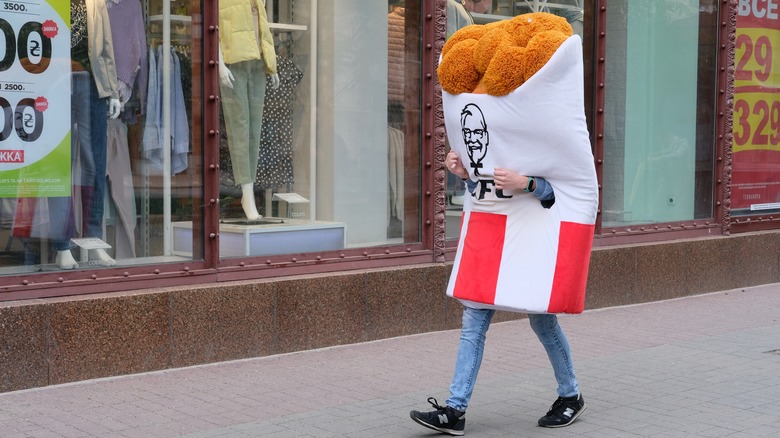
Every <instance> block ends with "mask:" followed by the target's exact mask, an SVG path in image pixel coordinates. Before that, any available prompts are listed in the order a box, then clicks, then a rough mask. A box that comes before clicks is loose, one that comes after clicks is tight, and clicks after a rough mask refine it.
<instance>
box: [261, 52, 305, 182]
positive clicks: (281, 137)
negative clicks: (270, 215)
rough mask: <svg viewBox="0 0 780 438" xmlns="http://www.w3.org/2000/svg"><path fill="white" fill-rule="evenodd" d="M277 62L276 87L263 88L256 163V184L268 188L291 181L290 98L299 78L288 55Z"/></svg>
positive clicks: (299, 75) (298, 70)
mask: <svg viewBox="0 0 780 438" xmlns="http://www.w3.org/2000/svg"><path fill="white" fill-rule="evenodd" d="M277 62H278V67H279V70H278V74H279V87H278V88H277V89H275V90H274V89H272V88H269V89H267V90H266V96H265V105H264V107H263V131H262V134H261V135H260V163H259V165H258V167H257V183H258V185H259V186H260V187H263V188H269V189H273V188H277V187H281V186H284V185H287V184H292V183H293V158H292V155H293V123H292V120H293V102H294V93H295V87H297V86H298V84H299V83H300V82H301V80H302V79H303V72H302V71H301V69H299V68H298V66H297V65H295V63H294V62H293V61H292V60H291V59H290V58H288V57H285V56H279V57H278V58H277ZM266 80H268V79H267V78H266Z"/></svg>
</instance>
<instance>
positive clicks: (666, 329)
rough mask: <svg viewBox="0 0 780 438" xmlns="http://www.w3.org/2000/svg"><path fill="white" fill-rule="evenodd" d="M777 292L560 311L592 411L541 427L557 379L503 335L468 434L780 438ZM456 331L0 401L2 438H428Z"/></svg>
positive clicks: (522, 344) (495, 338)
mask: <svg viewBox="0 0 780 438" xmlns="http://www.w3.org/2000/svg"><path fill="white" fill-rule="evenodd" d="M778 309H780V284H772V285H765V286H759V287H753V288H745V289H736V290H731V291H723V292H717V293H712V294H707V295H700V296H694V297H687V298H680V299H675V300H670V301H663V302H655V303H648V304H640V305H633V306H626V307H616V308H609V309H602V310H593V311H587V312H585V313H584V314H582V315H562V316H561V317H560V321H561V325H562V326H563V327H564V330H565V331H566V333H567V335H568V337H569V341H570V343H571V345H572V354H573V355H574V360H575V366H576V367H577V375H578V379H579V381H580V387H581V389H582V391H583V395H584V397H585V400H586V402H587V410H586V411H585V412H584V413H583V414H582V416H581V417H580V418H579V419H578V420H577V421H576V422H575V423H574V424H572V425H571V426H569V427H566V428H560V429H544V428H540V427H537V426H536V420H537V419H538V418H539V417H540V416H542V415H543V414H544V413H545V412H546V410H547V408H548V407H549V405H550V404H551V403H552V402H553V400H554V399H555V398H556V394H555V387H556V385H555V380H554V377H553V375H552V371H551V369H550V365H549V363H548V361H547V357H546V356H545V354H544V351H543V350H542V347H541V345H540V344H539V343H538V341H537V340H536V337H535V336H534V335H533V333H532V332H531V329H530V327H529V325H528V322H527V320H525V319H523V320H520V321H512V322H504V323H497V324H494V325H493V326H492V327H491V329H490V331H489V332H488V341H487V348H486V352H485V357H484V362H483V365H482V369H481V373H480V376H479V381H478V382H477V386H476V390H475V392H474V396H473V398H472V400H471V406H470V408H469V410H468V413H467V416H466V419H467V421H466V436H472V437H510V436H511V437H516V436H521V437H573V436H577V437H593V438H596V437H598V438H612V437H621V438H622V437H665V438H666V437H669V438H673V437H685V438H690V437H745V438H747V437H750V438H755V437H777V436H780V316H779V315H780V310H778ZM458 337H459V331H458V330H450V331H444V332H436V333H429V334H422V335H415V336H407V337H401V338H394V339H388V340H382V341H376V342H368V343H363V344H356V345H349V346H342V347H334V348H327V349H321V350H314V351H306V352H301V353H293V354H286V355H279V356H272V357H263V358H257V359H247V360H240V361H234V362H227V363H219V364H212V365H204V366H196V367H190V368H183V369H174V370H167V371H160V372H152V373H145V374H138V375H132V376H124V377H116V378H107V379H99V380H92V381H86V382H79V383H73V384H66V385H58V386H50V387H46V388H39V389H31V390H24V391H16V392H11V393H5V394H0V436H2V437H4V438H16V437H144V438H149V437H154V438H157V437H231V438H232V437H294V438H300V437H356V438H357V437H361V438H364V437H433V436H440V435H438V434H436V433H434V432H433V431H430V430H428V429H425V428H423V427H421V426H419V425H417V424H416V423H414V422H412V420H411V419H410V418H409V411H410V410H412V409H417V410H428V408H429V407H430V405H429V404H428V403H427V402H426V399H427V398H428V397H429V396H433V397H436V398H437V399H438V400H439V402H440V403H444V401H445V400H446V398H447V393H448V391H447V388H448V386H449V381H450V378H451V376H452V368H453V365H454V361H455V353H456V349H457V344H458Z"/></svg>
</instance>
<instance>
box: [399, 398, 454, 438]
mask: <svg viewBox="0 0 780 438" xmlns="http://www.w3.org/2000/svg"><path fill="white" fill-rule="evenodd" d="M428 403H430V404H432V405H433V407H434V408H436V410H435V411H431V412H420V411H412V412H409V416H410V417H412V420H414V421H416V422H418V423H420V424H422V425H423V426H425V427H427V428H430V429H433V430H437V431H439V432H441V433H446V434H449V435H456V436H461V435H463V429H464V428H465V427H466V418H465V417H466V413H465V412H461V411H458V410H456V409H453V408H451V407H449V406H439V403H438V402H436V399H435V398H433V397H428Z"/></svg>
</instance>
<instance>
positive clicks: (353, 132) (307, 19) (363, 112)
mask: <svg viewBox="0 0 780 438" xmlns="http://www.w3.org/2000/svg"><path fill="white" fill-rule="evenodd" d="M317 5H319V6H317ZM421 9H422V6H421V2H420V1H406V2H398V1H391V2H388V3H383V2H366V1H361V0H343V1H338V2H328V3H327V4H323V3H322V2H311V1H305V0H295V1H293V0H279V1H274V2H270V1H269V2H267V10H266V11H260V13H258V18H259V23H260V26H259V29H258V30H259V33H260V34H261V35H265V39H266V41H268V42H269V43H268V46H266V48H265V49H264V50H263V60H264V61H261V60H259V59H258V58H257V57H256V56H254V55H249V58H250V59H249V60H246V61H239V60H238V58H235V57H234V54H233V53H230V52H236V50H234V48H233V47H235V41H236V40H237V38H238V37H237V35H232V34H231V33H233V32H236V33H237V32H240V31H241V29H240V28H238V24H237V23H236V20H234V19H232V18H230V16H229V13H230V12H229V11H225V10H221V11H220V23H221V24H220V34H221V35H220V37H221V41H220V47H221V50H222V51H223V56H224V57H225V65H226V67H227V68H228V69H229V70H230V71H231V73H232V74H233V77H234V80H235V84H234V87H233V89H230V88H229V87H227V85H226V84H225V82H224V81H222V82H221V90H220V92H221V97H222V98H221V102H222V105H221V114H220V120H221V123H222V125H223V127H222V129H221V132H222V138H221V141H220V169H221V172H220V174H221V176H220V203H221V214H222V219H221V226H220V240H221V242H220V254H221V255H222V256H223V257H232V256H253V255H269V254H285V253H307V252H319V251H328V250H339V249H343V248H353V247H366V246H373V245H386V244H393V243H405V242H417V241H419V240H420V226H419V221H420V219H419V218H420V199H419V193H420V170H419V169H420V164H419V160H420V147H421V141H420V139H421V136H420V117H421V112H420V88H419V87H420V83H421V81H420V53H421V50H420V40H421V34H420V32H421V28H422V25H421V20H420V11H421ZM266 29H267V32H264V31H265V30H266ZM231 45H232V46H231ZM274 61H275V62H274ZM275 77H277V78H278V80H279V85H278V87H276V86H275V80H276V79H275Z"/></svg>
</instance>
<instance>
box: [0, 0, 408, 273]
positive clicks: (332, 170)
mask: <svg viewBox="0 0 780 438" xmlns="http://www.w3.org/2000/svg"><path fill="white" fill-rule="evenodd" d="M8 4H9V5H10V6H9V8H10V9H9V8H6V9H7V10H6V12H8V13H6V14H3V16H2V18H0V31H2V32H1V34H2V38H3V42H4V43H5V44H0V47H4V52H0V55H2V57H1V58H0V59H1V62H2V64H0V67H1V68H2V70H1V71H2V82H0V87H2V88H1V89H0V105H2V107H3V111H4V114H5V117H4V121H3V122H2V125H0V128H1V131H0V133H1V134H2V135H1V136H0V241H2V243H3V245H5V250H4V251H3V253H2V257H1V258H0V269H2V271H0V272H2V273H4V274H19V273H25V272H57V271H64V270H72V269H95V268H105V267H119V266H130V265H150V264H160V263H167V262H185V261H188V260H196V261H197V260H203V259H204V254H205V252H204V246H205V243H204V239H203V236H204V234H206V233H205V232H204V214H205V210H204V205H205V204H207V203H206V202H204V199H203V193H204V184H205V183H207V181H206V178H208V177H209V175H215V174H216V173H208V172H205V171H204V167H205V166H204V159H203V157H204V156H206V155H205V154H207V153H208V154H209V155H208V156H211V155H210V154H211V152H210V151H204V150H203V148H204V146H203V145H204V140H203V138H202V137H203V129H204V128H203V126H204V123H203V120H204V111H207V110H209V109H208V108H214V107H213V106H209V107H206V106H205V105H204V101H205V100H207V97H208V96H204V91H203V90H204V82H203V73H202V71H201V66H202V65H203V53H204V50H205V49H204V46H203V40H202V35H203V34H204V31H203V28H202V23H203V19H202V14H201V7H202V5H201V4H200V3H199V2H187V1H174V0H33V1H31V2H30V1H25V2H20V1H15V0H11V1H10V2H9V3H8ZM253 4H254V2H249V1H246V0H223V1H220V2H219V35H220V41H219V52H220V60H221V62H220V63H219V84H220V85H219V86H220V90H219V97H220V99H219V104H218V108H219V120H220V128H219V144H218V147H219V151H218V156H219V172H218V173H219V181H218V185H219V199H218V205H219V212H218V214H219V234H218V235H219V239H218V241H219V247H218V253H219V255H220V256H221V257H223V258H224V257H247V256H250V257H251V256H264V255H272V254H300V253H317V252H324V251H334V250H341V249H345V248H355V247H368V246H379V245H395V244H403V243H414V242H420V240H421V231H420V230H421V224H420V217H421V203H420V202H421V201H420V193H421V188H420V187H421V181H420V178H421V176H420V175H421V174H420V169H421V165H420V155H421V135H420V131H421V117H422V111H421V104H420V100H421V97H420V96H421V92H420V91H421V89H420V87H421V83H422V80H421V73H420V72H421V53H422V50H421V39H422V27H423V26H422V18H421V11H422V2H421V1H420V0H415V1H409V0H407V1H396V0H393V1H389V2H387V3H382V2H366V1H362V0H344V1H338V2H317V1H315V0H273V1H261V2H259V4H260V5H261V7H260V8H259V9H258V8H253V6H252V5H253ZM214 7H216V6H214ZM93 17H97V19H93ZM247 48H249V49H247ZM209 56H210V55H209ZM206 135H209V134H208V133H207V134H206ZM208 204H209V205H213V204H214V203H211V202H210V203H208ZM212 211H213V210H208V214H212Z"/></svg>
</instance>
